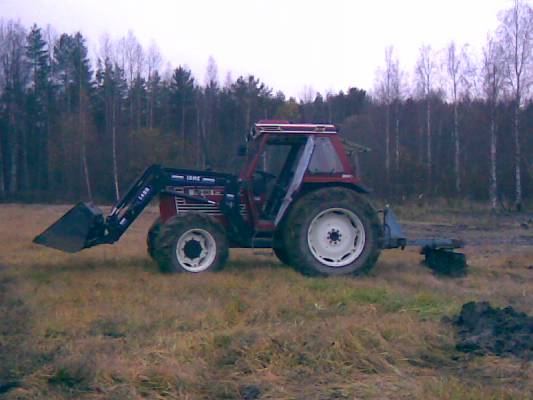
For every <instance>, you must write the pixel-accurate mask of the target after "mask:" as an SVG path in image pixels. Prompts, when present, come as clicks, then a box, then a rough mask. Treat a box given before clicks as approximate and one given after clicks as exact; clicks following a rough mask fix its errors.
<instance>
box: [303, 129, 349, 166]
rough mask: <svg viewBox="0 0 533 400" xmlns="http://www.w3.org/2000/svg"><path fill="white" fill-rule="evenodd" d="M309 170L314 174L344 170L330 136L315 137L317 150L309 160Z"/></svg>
mask: <svg viewBox="0 0 533 400" xmlns="http://www.w3.org/2000/svg"><path fill="white" fill-rule="evenodd" d="M308 171H309V172H310V173H312V174H335V173H342V172H344V168H343V166H342V162H341V160H340V158H339V156H338V155H337V152H336V151H335V148H334V147H333V144H332V143H331V140H330V139H329V138H325V137H319V138H316V139H315V150H314V151H313V155H312V156H311V161H310V162H309V167H308Z"/></svg>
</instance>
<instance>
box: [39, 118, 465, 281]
mask: <svg viewBox="0 0 533 400" xmlns="http://www.w3.org/2000/svg"><path fill="white" fill-rule="evenodd" d="M344 143H345V142H343V140H342V139H341V137H340V135H339V130H338V128H337V126H335V125H331V124H290V123H288V122H285V121H262V122H259V123H256V124H254V126H253V127H252V129H251V131H250V133H249V134H248V135H247V137H246V146H243V147H241V148H239V153H240V155H242V156H246V162H245V163H244V165H243V168H242V169H241V172H240V174H239V176H235V175H231V174H225V173H215V172H211V171H194V170H187V169H173V168H166V167H162V166H159V165H152V166H150V167H148V168H147V169H146V170H145V171H144V173H143V174H142V175H141V176H140V177H139V178H138V179H137V181H136V182H135V183H134V184H133V185H132V186H131V187H130V189H129V190H128V191H127V192H126V194H125V195H124V196H123V198H122V199H120V201H119V202H118V203H117V204H116V205H115V206H114V207H113V209H112V211H111V213H110V214H109V215H108V216H106V217H104V215H103V213H102V211H101V210H100V209H99V208H97V207H95V206H94V205H92V204H88V203H79V204H78V205H76V206H75V207H74V208H72V209H71V210H70V211H68V212H67V213H66V214H65V215H64V216H63V217H61V218H60V219H59V220H58V221H57V222H56V223H54V224H53V225H52V226H50V227H49V228H48V229H47V230H45V231H44V232H43V233H42V234H40V235H39V236H37V237H36V238H35V240H34V242H35V243H38V244H42V245H45V246H48V247H52V248H55V249H58V250H62V251H66V252H72V253H74V252H78V251H80V250H82V249H85V248H90V247H93V246H97V245H100V244H112V243H114V242H116V241H118V240H119V239H120V237H121V236H122V234H123V233H124V232H125V231H126V230H127V229H128V227H129V226H130V225H131V224H132V223H133V221H134V220H135V219H136V218H137V217H138V216H139V214H140V213H141V212H142V211H143V210H144V208H145V207H146V206H147V205H148V204H149V203H150V202H151V201H152V200H153V199H154V198H155V197H159V210H160V216H159V217H158V218H157V219H156V221H154V224H153V225H152V227H151V228H150V230H149V232H148V235H147V246H148V252H149V254H150V255H151V256H152V257H153V258H154V259H155V260H156V261H157V263H158V264H159V265H160V267H161V269H162V270H163V271H167V272H194V273H198V272H203V271H214V270H218V269H220V268H222V267H223V265H224V263H225V261H226V259H227V256H228V248H230V247H240V248H272V249H273V251H274V253H275V254H276V256H277V257H278V258H279V259H280V260H281V261H282V262H284V263H286V264H288V265H291V266H293V267H295V268H296V269H298V270H299V271H301V272H302V273H305V274H310V275H341V274H359V273H362V272H365V271H367V270H369V269H370V268H371V267H372V266H373V265H374V264H375V262H376V260H377V259H378V257H379V254H380V252H381V250H383V249H390V248H402V249H403V248H404V247H406V246H411V245H415V246H420V247H421V248H422V254H424V255H425V261H426V263H427V264H428V265H429V266H430V267H432V268H434V269H439V270H443V269H448V270H449V271H452V272H454V273H457V272H459V273H462V272H463V271H464V270H465V268H466V260H465V256H464V254H462V253H456V252H454V249H456V248H460V247H462V243H461V242H460V241H457V240H451V239H415V240H412V239H408V238H407V237H406V236H405V235H404V233H403V231H402V229H401V227H400V225H399V224H398V222H397V219H396V217H395V215H394V213H393V212H392V210H391V209H389V208H388V207H386V208H385V209H384V210H381V211H378V210H376V209H375V208H374V206H373V205H372V204H371V202H370V200H369V198H368V192H369V191H368V190H367V189H366V188H365V187H364V186H363V184H362V183H361V181H360V179H359V178H358V175H357V171H355V170H354V168H353V167H352V165H351V163H350V160H349V157H348V156H347V154H346V152H345V146H344ZM380 214H381V217H380ZM443 266H444V267H443Z"/></svg>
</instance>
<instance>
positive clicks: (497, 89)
mask: <svg viewBox="0 0 533 400" xmlns="http://www.w3.org/2000/svg"><path fill="white" fill-rule="evenodd" d="M503 61H504V60H503V49H502V46H501V43H500V42H498V41H496V40H494V39H493V38H491V37H489V39H488V40H487V44H486V45H485V48H484V49H483V64H482V70H481V72H482V88H483V94H484V97H485V100H486V102H487V105H488V112H489V135H490V183H489V199H490V204H491V207H492V209H493V210H495V209H496V207H497V204H498V174H497V159H498V138H497V129H498V128H497V125H496V121H497V115H496V113H497V109H498V108H497V107H498V102H499V101H500V99H501V95H502V87H503V80H504V71H503V70H504V62H503Z"/></svg>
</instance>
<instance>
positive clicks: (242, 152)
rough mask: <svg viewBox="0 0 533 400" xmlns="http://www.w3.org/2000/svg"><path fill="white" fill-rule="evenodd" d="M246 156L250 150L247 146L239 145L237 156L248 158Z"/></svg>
mask: <svg viewBox="0 0 533 400" xmlns="http://www.w3.org/2000/svg"><path fill="white" fill-rule="evenodd" d="M246 154H248V148H247V147H246V145H245V144H241V145H239V147H238V148H237V156H239V157H244V156H246Z"/></svg>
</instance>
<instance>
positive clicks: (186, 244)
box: [155, 213, 228, 273]
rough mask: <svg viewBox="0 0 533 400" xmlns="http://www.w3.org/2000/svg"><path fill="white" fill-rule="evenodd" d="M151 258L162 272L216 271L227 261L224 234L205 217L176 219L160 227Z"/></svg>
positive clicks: (213, 222)
mask: <svg viewBox="0 0 533 400" xmlns="http://www.w3.org/2000/svg"><path fill="white" fill-rule="evenodd" d="M155 258H156V260H157V262H158V263H159V266H160V268H161V270H162V271H163V272H191V273H199V272H206V271H216V270H219V269H221V268H222V267H223V266H224V264H225V262H226V260H227V259H228V242H227V238H226V233H225V231H224V228H223V227H222V226H221V225H220V223H218V222H217V221H216V220H214V219H213V218H212V217H210V216H208V215H205V214H200V213H188V214H185V215H177V216H175V217H172V218H170V219H169V220H168V221H166V222H165V223H164V224H163V225H162V226H161V231H160V233H159V235H158V237H157V240H156V245H155Z"/></svg>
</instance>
